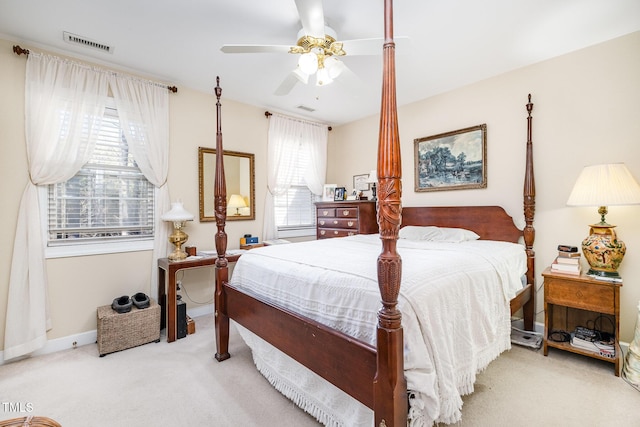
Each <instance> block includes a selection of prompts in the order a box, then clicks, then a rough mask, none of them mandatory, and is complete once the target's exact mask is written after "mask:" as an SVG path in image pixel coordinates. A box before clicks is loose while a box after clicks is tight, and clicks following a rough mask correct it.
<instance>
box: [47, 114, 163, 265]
mask: <svg viewBox="0 0 640 427" xmlns="http://www.w3.org/2000/svg"><path fill="white" fill-rule="evenodd" d="M47 198H48V203H47V204H48V212H47V217H48V227H47V246H48V247H49V248H52V247H60V246H67V247H68V246H77V245H83V250H82V253H83V254H87V253H88V252H87V251H86V249H87V247H86V246H84V245H87V244H101V245H104V244H109V243H111V244H114V243H125V242H132V241H134V242H135V241H138V242H140V241H148V242H149V244H148V245H145V247H144V248H147V249H150V248H152V247H153V243H152V241H153V234H154V227H153V225H154V186H153V185H152V184H151V183H150V182H149V181H147V179H146V178H145V177H144V175H143V174H142V172H141V171H140V169H139V168H138V166H137V165H136V163H135V161H134V160H133V156H132V155H131V153H129V148H128V145H127V141H126V139H125V137H124V134H123V132H122V130H121V128H120V121H119V119H118V113H117V111H116V109H115V108H113V107H108V108H107V109H106V112H105V116H104V118H103V121H102V125H101V128H100V131H99V136H98V140H97V143H96V148H95V150H94V152H93V154H92V157H91V159H90V160H89V161H88V162H87V163H86V164H85V165H84V166H83V167H82V169H81V170H80V171H79V172H78V173H77V174H76V175H75V176H74V177H73V178H71V179H70V180H68V181H67V182H63V183H58V184H53V185H50V186H49V187H48V197H47ZM146 246H148V247H146ZM144 248H140V247H138V248H136V249H135V250H139V249H144ZM121 249H122V245H121ZM132 250H133V249H132ZM112 251H114V250H108V249H107V250H105V246H103V248H102V249H101V250H96V251H89V253H103V252H112ZM115 251H117V252H120V251H122V250H115ZM47 256H50V254H49V253H48V254H47ZM53 256H56V255H53ZM58 256H64V255H58Z"/></svg>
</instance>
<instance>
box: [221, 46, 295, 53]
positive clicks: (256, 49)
mask: <svg viewBox="0 0 640 427" xmlns="http://www.w3.org/2000/svg"><path fill="white" fill-rule="evenodd" d="M289 49H291V46H285V45H268V44H266V45H254V44H225V45H224V46H222V47H221V48H220V50H221V51H223V52H224V53H288V52H289Z"/></svg>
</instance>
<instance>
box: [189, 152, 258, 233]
mask: <svg viewBox="0 0 640 427" xmlns="http://www.w3.org/2000/svg"><path fill="white" fill-rule="evenodd" d="M224 172H225V178H226V183H227V221H241V220H249V219H255V217H256V207H255V167H254V155H253V154H249V153H240V152H237V151H228V150H224ZM215 173H216V150H215V149H214V148H205V147H198V179H199V194H200V221H215V220H216V217H215V212H214V180H215Z"/></svg>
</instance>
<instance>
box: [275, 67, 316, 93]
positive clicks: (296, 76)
mask: <svg viewBox="0 0 640 427" xmlns="http://www.w3.org/2000/svg"><path fill="white" fill-rule="evenodd" d="M308 81H309V76H308V75H306V74H305V73H303V72H302V71H301V70H300V68H299V67H296V69H295V70H293V71H292V72H290V73H289V74H288V75H287V77H285V79H284V80H283V81H282V83H280V86H278V88H277V89H276V90H275V92H273V94H274V95H276V96H284V95H287V94H288V93H289V92H291V90H292V89H293V88H294V86H295V85H296V84H297V83H298V82H302V83H304V84H307V83H308Z"/></svg>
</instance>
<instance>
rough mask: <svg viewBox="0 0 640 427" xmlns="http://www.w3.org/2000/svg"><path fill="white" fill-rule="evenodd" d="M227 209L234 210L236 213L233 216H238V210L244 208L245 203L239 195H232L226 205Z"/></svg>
mask: <svg viewBox="0 0 640 427" xmlns="http://www.w3.org/2000/svg"><path fill="white" fill-rule="evenodd" d="M227 207H228V208H232V209H233V208H235V209H236V213H235V214H234V215H236V216H239V215H240V208H246V207H247V202H245V201H244V197H242V196H241V195H239V194H232V195H231V197H230V198H229V203H228V204H227Z"/></svg>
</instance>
